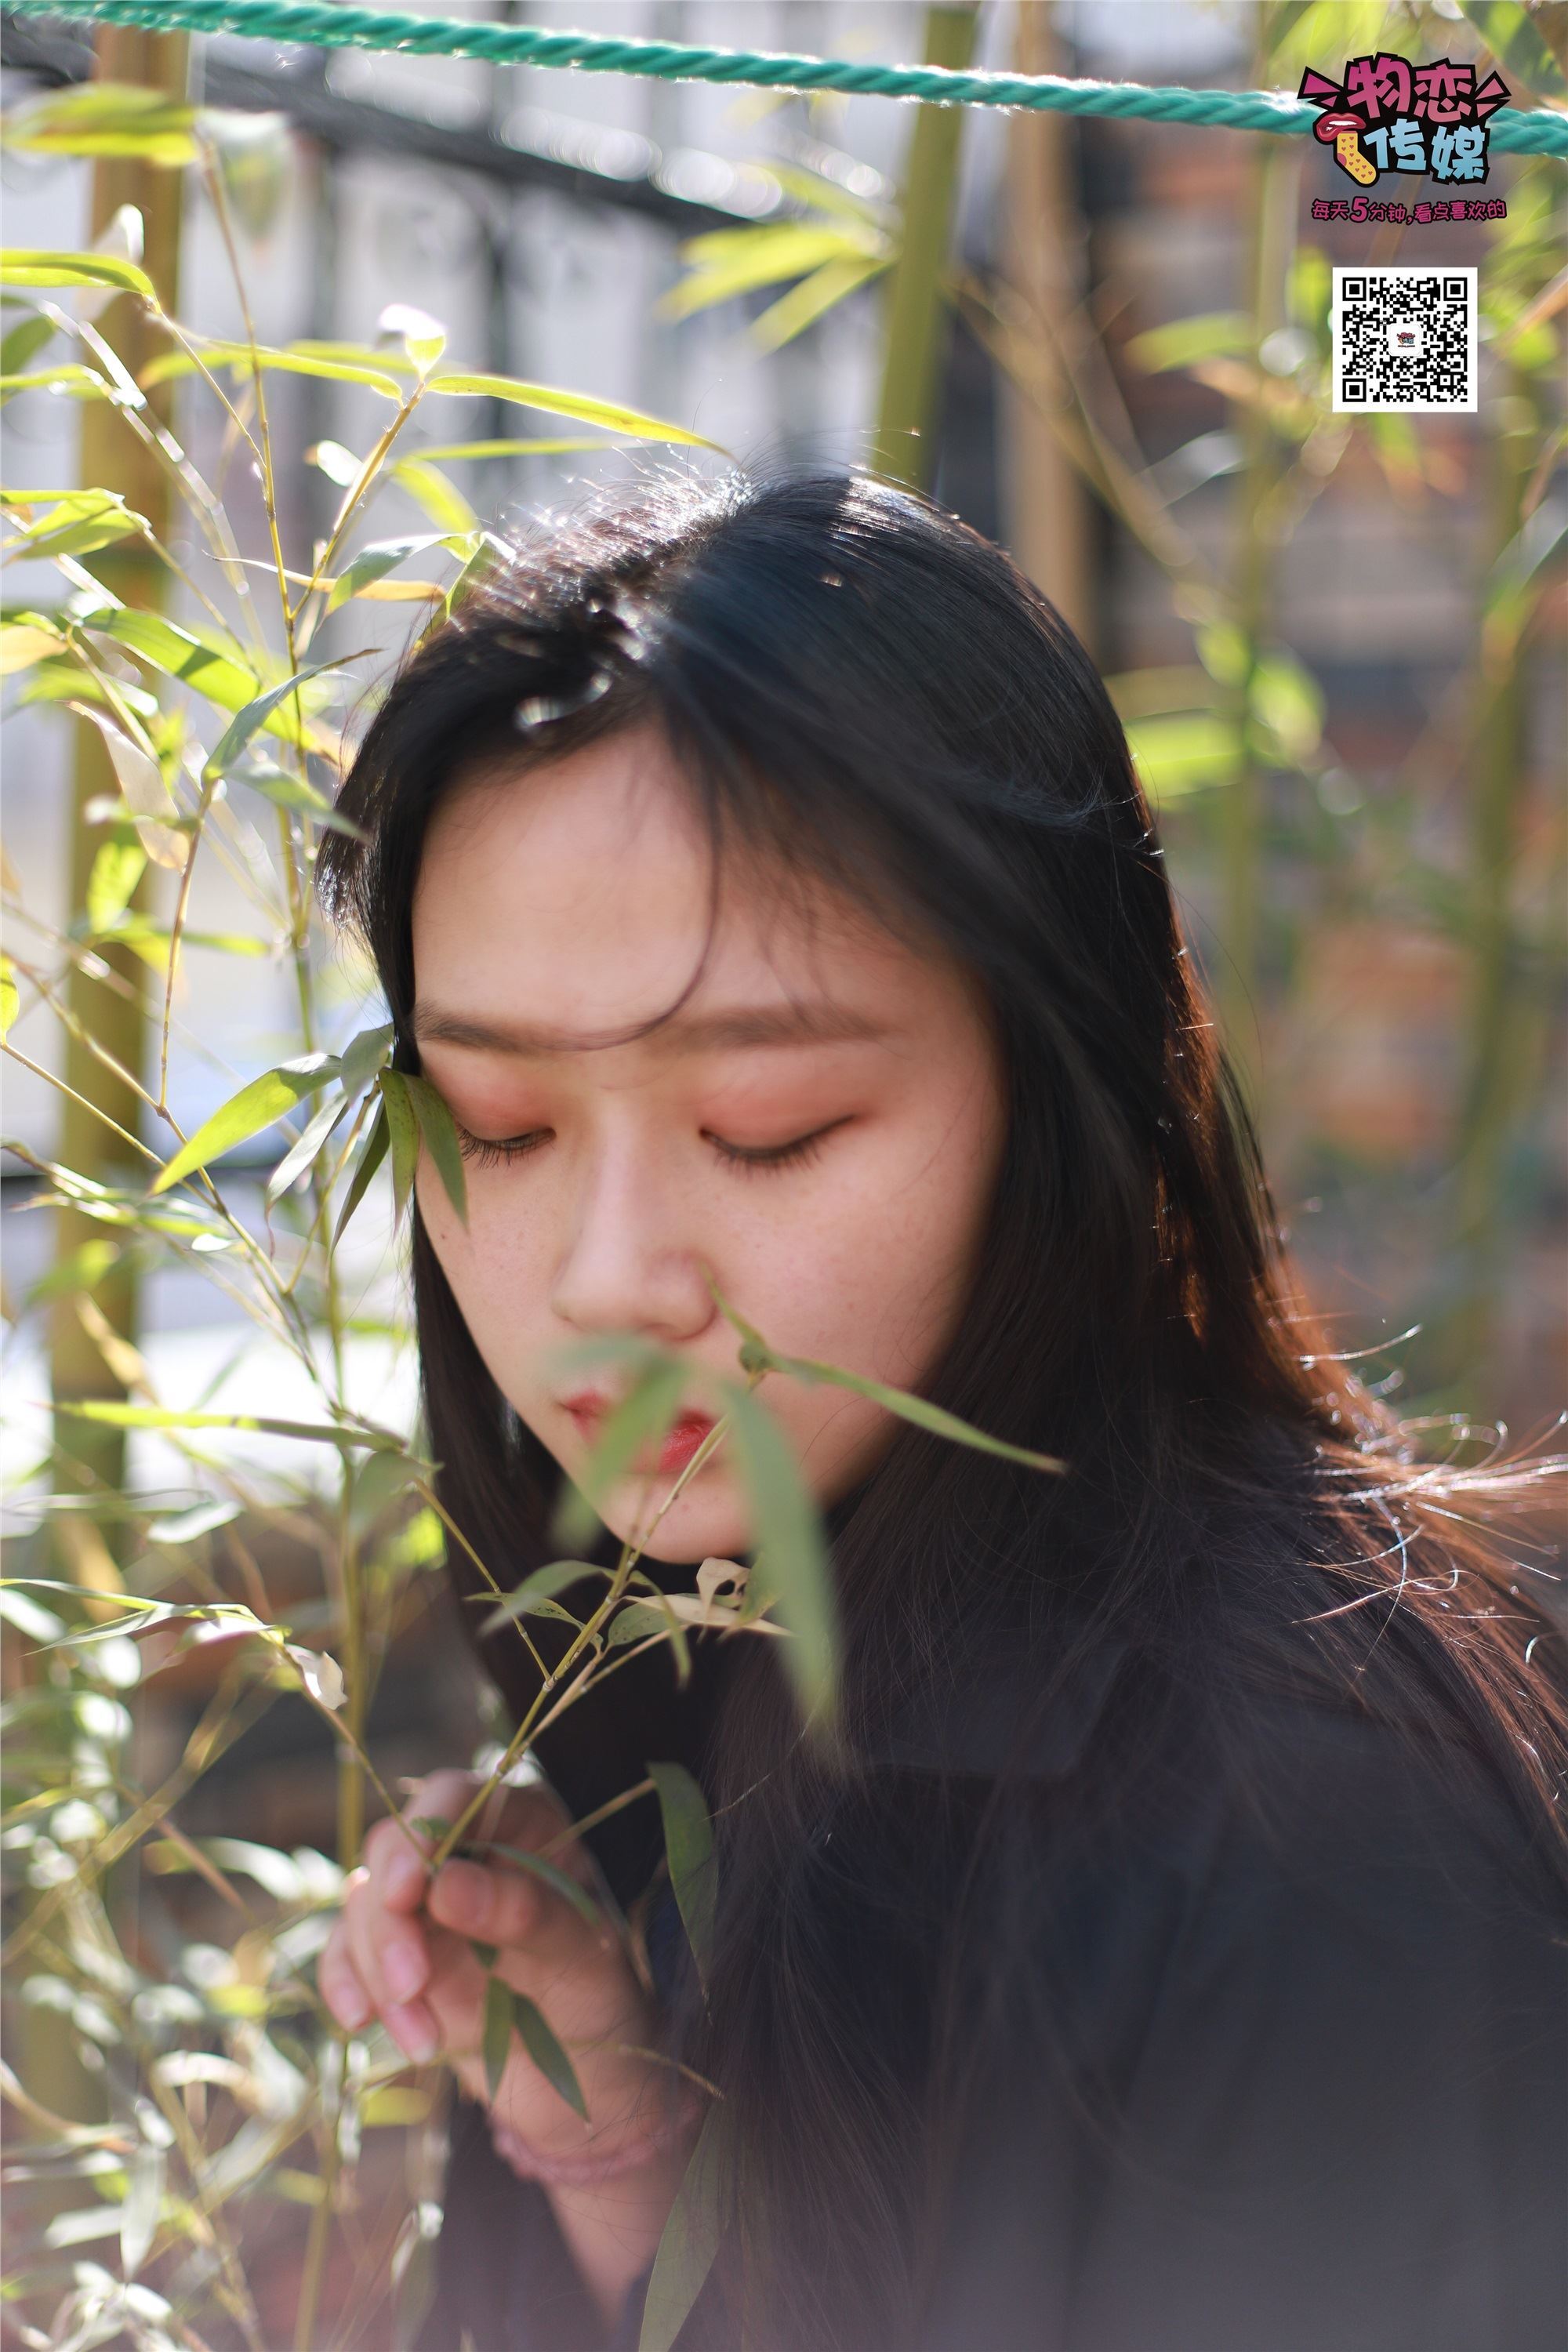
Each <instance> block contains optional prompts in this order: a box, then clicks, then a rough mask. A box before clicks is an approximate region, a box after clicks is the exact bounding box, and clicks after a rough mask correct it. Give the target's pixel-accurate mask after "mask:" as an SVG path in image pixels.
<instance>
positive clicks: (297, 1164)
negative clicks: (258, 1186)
mask: <svg viewBox="0 0 1568 2352" xmlns="http://www.w3.org/2000/svg"><path fill="white" fill-rule="evenodd" d="M352 1109H353V1099H352V1097H344V1098H343V1099H342V1101H340V1102H326V1103H323V1104H322V1105H321V1108H320V1109H319V1110H318V1111H317V1112H316V1113H315V1115H314V1116H313V1117H312V1118H310V1120H309V1122H308V1123H307V1125H306V1128H305V1130H304V1133H303V1134H302V1135H301V1136H300V1138H299V1139H298V1141H297V1142H295V1143H294V1144H292V1145H291V1146H290V1148H289V1150H288V1151H286V1152H285V1153H284V1155H283V1157H282V1159H281V1160H279V1162H278V1165H277V1167H276V1168H275V1169H274V1170H273V1171H272V1173H271V1175H270V1176H269V1177H268V1180H267V1205H268V1208H269V1209H270V1208H273V1207H275V1206H276V1204H277V1203H278V1202H279V1201H280V1200H281V1199H282V1197H283V1195H284V1193H285V1192H287V1191H288V1190H289V1185H290V1184H292V1183H293V1182H294V1181H295V1180H296V1178H298V1177H300V1176H302V1175H303V1174H304V1172H305V1171H306V1169H307V1168H309V1167H310V1166H311V1165H312V1164H313V1163H314V1160H315V1158H316V1155H317V1153H318V1152H319V1151H320V1150H321V1146H322V1144H323V1143H325V1141H326V1140H327V1138H328V1137H329V1136H330V1135H331V1132H332V1129H334V1128H335V1127H337V1126H338V1125H339V1124H340V1122H341V1121H342V1120H343V1119H345V1118H347V1117H348V1115H349V1112H350V1111H351V1110H352Z"/></svg>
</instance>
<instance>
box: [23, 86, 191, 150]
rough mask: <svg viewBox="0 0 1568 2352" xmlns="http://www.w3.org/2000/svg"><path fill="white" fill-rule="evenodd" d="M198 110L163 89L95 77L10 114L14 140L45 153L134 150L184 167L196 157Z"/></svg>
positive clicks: (54, 92) (24, 146)
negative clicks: (178, 102)
mask: <svg viewBox="0 0 1568 2352" xmlns="http://www.w3.org/2000/svg"><path fill="white" fill-rule="evenodd" d="M195 122H196V110H195V108H194V107H190V106H177V105H174V104H173V103H171V101H170V100H169V99H167V98H166V97H165V96H164V94H163V91H162V90H159V89H142V88H139V87H138V86H137V85H136V84H134V83H132V82H112V81H102V82H99V81H90V82H83V83H79V85H78V86H77V87H76V88H75V89H56V90H50V91H49V92H48V93H47V95H46V96H45V97H43V98H40V99H37V100H34V101H33V102H32V104H30V105H27V106H19V107H16V108H15V109H13V110H12V111H11V113H10V114H8V115H7V116H6V118H5V139H6V143H7V145H9V146H12V147H16V148H19V149H22V150H25V151H26V152H31V153H34V154H43V155H133V156H135V157H136V158H137V160H138V161H139V162H141V163H152V164H154V165H157V166H161V167H163V168H165V169H175V170H177V169H179V168H180V167H181V166H182V165H184V164H186V163H195V160H196V154H197V147H196V141H195Z"/></svg>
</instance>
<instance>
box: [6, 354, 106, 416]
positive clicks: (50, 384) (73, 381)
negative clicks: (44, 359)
mask: <svg viewBox="0 0 1568 2352" xmlns="http://www.w3.org/2000/svg"><path fill="white" fill-rule="evenodd" d="M19 392H55V393H59V392H64V393H68V394H70V396H71V398H72V399H73V400H114V401H118V402H120V404H121V405H122V406H126V405H129V403H127V402H125V401H124V399H123V397H122V395H121V394H120V392H119V391H118V390H117V388H116V386H115V385H113V384H111V383H110V381H109V379H108V377H107V376H103V375H100V373H99V372H98V370H97V369H96V368H89V367H84V366H83V365H82V363H81V362H80V361H79V360H61V361H60V362H58V365H56V366H54V367H47V368H28V369H24V370H23V372H22V373H20V374H18V375H10V374H6V375H0V407H4V405H5V402H6V401H8V400H14V399H15V398H16V394H18V393H19Z"/></svg>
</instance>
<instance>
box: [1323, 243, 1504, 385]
mask: <svg viewBox="0 0 1568 2352" xmlns="http://www.w3.org/2000/svg"><path fill="white" fill-rule="evenodd" d="M1333 331H1334V408H1335V411H1336V412H1337V413H1339V414H1341V415H1347V416H1349V415H1354V414H1355V413H1356V411H1357V410H1358V409H1360V410H1373V411H1377V410H1387V409H1403V410H1405V412H1406V413H1409V412H1410V411H1411V410H1415V411H1416V412H1417V413H1421V412H1426V413H1427V414H1430V413H1432V412H1433V411H1435V410H1438V411H1440V410H1444V409H1473V408H1474V407H1475V405H1476V273H1475V271H1474V270H1473V269H1405V268H1402V269H1393V268H1388V269H1367V268H1361V269H1336V270H1335V271H1334V299H1333Z"/></svg>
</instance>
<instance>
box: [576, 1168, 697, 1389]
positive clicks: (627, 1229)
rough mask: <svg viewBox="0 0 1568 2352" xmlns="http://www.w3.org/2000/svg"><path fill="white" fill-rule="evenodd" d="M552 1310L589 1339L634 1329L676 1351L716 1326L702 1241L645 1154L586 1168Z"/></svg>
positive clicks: (676, 1199)
mask: <svg viewBox="0 0 1568 2352" xmlns="http://www.w3.org/2000/svg"><path fill="white" fill-rule="evenodd" d="M551 1305H552V1307H553V1309H554V1311H555V1313H556V1314H557V1315H558V1316H559V1317H560V1318H561V1320H562V1321H563V1323H568V1324H570V1325H571V1326H572V1328H574V1330H577V1331H581V1332H582V1333H584V1335H585V1336H586V1335H590V1334H596V1333H600V1332H605V1331H635V1332H637V1333H638V1334H639V1335H640V1336H642V1337H643V1338H645V1339H657V1340H658V1341H660V1342H661V1343H663V1344H665V1345H667V1346H673V1345H676V1344H678V1343H683V1342H685V1341H687V1340H690V1339H697V1338H698V1337H700V1334H701V1333H702V1332H703V1331H705V1330H706V1329H707V1328H708V1326H709V1325H710V1323H711V1322H712V1320H713V1318H714V1317H715V1315H716V1314H717V1312H718V1310H717V1308H716V1307H715V1306H714V1303H713V1294H712V1292H711V1291H710V1289H709V1287H708V1284H707V1280H706V1277H705V1275H704V1272H703V1260H702V1259H701V1257H700V1254H699V1251H698V1248H697V1246H696V1236H695V1234H692V1233H691V1232H690V1231H689V1229H688V1227H687V1224H686V1223H685V1221H684V1218H683V1216H682V1213H681V1209H680V1204H679V1198H678V1197H672V1196H671V1192H669V1191H668V1190H667V1188H666V1185H665V1183H664V1182H663V1181H661V1178H660V1175H659V1172H658V1169H657V1168H656V1167H654V1166H652V1165H650V1163H649V1161H648V1160H647V1157H646V1156H639V1155H638V1154H637V1153H636V1152H634V1151H633V1150H629V1149H627V1148H626V1147H625V1146H624V1145H623V1146H622V1147H620V1148H618V1149H612V1148H609V1147H606V1148H605V1149H604V1150H601V1151H600V1152H599V1153H598V1154H597V1155H596V1156H595V1159H594V1160H593V1162H592V1164H591V1165H585V1166H584V1169H583V1171H582V1181H581V1186H580V1189H579V1190H578V1192H577V1194H576V1196H575V1200H574V1218H573V1223H572V1228H571V1232H570V1234H569V1235H568V1238H567V1241H566V1244H565V1246H564V1247H563V1250H562V1253H561V1256H560V1258H559V1260H558V1262H557V1265H556V1267H555V1273H554V1279H553V1282H552V1287H551Z"/></svg>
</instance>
